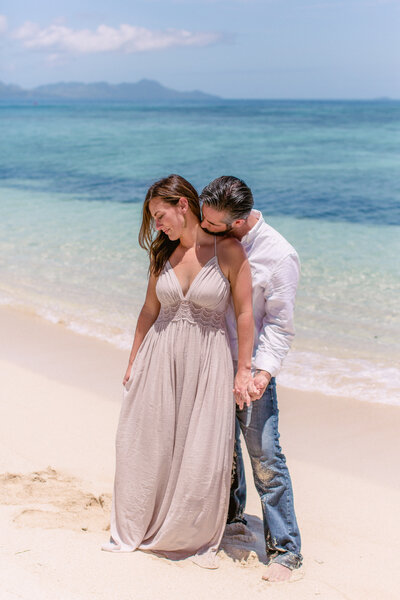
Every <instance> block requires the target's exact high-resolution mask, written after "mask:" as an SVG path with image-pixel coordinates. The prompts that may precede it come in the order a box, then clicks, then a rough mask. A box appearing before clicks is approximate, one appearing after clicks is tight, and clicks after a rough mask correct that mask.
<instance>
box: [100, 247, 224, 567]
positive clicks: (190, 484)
mask: <svg viewBox="0 0 400 600" xmlns="http://www.w3.org/2000/svg"><path fill="white" fill-rule="evenodd" d="M156 293H157V297H158V299H159V301H160V303H161V309H160V313H159V316H158V318H157V320H156V321H155V323H154V324H153V326H152V327H151V328H150V330H149V331H148V333H147V335H146V337H145V338H144V340H143V342H142V344H141V346H140V349H139V351H138V353H137V355H136V359H135V362H134V364H133V369H132V376H131V378H130V380H129V381H128V383H127V384H126V388H125V392H124V398H123V404H122V408H121V415H120V420H119V425H118V431H117V440H116V474H115V484H114V496H113V504H112V513H111V538H110V542H109V543H108V544H106V545H105V546H103V549H104V550H110V551H115V552H129V551H133V550H136V549H140V550H148V551H151V552H154V553H156V554H159V555H161V556H165V557H167V558H170V559H174V560H177V559H184V558H188V557H192V559H193V560H194V561H195V562H197V563H198V564H200V565H201V566H205V567H209V568H213V567H216V566H217V562H216V561H215V555H216V552H217V550H218V546H219V543H220V540H221V537H222V534H223V531H224V526H225V521H226V514H227V509H228V501H229V489H230V479H231V467H232V454H233V441H234V415H235V409H234V399H233V394H232V387H233V367H232V358H231V352H230V347H229V341H228V336H227V332H226V328H225V311H226V308H227V304H228V301H229V298H230V286H229V282H228V280H227V279H226V277H225V276H224V274H223V273H222V271H221V269H220V267H219V264H218V259H217V256H216V254H215V255H214V256H213V257H212V258H211V259H210V260H209V261H208V262H207V263H206V264H205V265H204V267H203V268H202V269H201V271H200V272H199V273H198V275H197V276H196V278H195V279H194V280H193V282H192V284H191V286H190V288H189V290H188V292H187V293H186V295H185V296H184V295H183V292H182V288H181V285H180V283H179V280H178V279H177V277H176V274H175V272H174V270H173V268H172V267H171V264H170V263H169V262H167V264H166V266H165V268H164V270H163V271H162V273H161V275H160V276H159V278H158V281H157V285H156Z"/></svg>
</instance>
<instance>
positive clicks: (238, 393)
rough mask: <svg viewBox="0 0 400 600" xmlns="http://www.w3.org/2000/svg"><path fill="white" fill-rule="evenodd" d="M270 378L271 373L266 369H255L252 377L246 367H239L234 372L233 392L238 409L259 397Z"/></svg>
mask: <svg viewBox="0 0 400 600" xmlns="http://www.w3.org/2000/svg"><path fill="white" fill-rule="evenodd" d="M270 380H271V374H270V373H268V371H261V370H259V369H257V371H256V372H255V374H254V378H253V377H252V376H251V372H250V371H249V370H248V369H239V370H238V372H237V373H236V377H235V387H234V389H233V392H234V394H235V400H236V404H237V405H238V406H239V408H240V410H243V408H244V405H246V406H250V403H251V402H253V401H254V400H258V399H259V398H261V396H262V395H263V393H264V392H265V390H266V388H267V386H268V384H269V382H270Z"/></svg>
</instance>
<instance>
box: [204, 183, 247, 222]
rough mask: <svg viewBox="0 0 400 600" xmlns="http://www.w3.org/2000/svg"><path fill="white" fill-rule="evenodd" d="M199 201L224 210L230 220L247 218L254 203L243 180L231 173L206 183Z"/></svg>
mask: <svg viewBox="0 0 400 600" xmlns="http://www.w3.org/2000/svg"><path fill="white" fill-rule="evenodd" d="M200 201H201V202H203V203H204V204H206V205H207V206H211V207H212V208H215V210H223V211H226V212H227V213H228V214H229V215H230V217H231V221H234V220H235V219H247V217H248V216H249V214H250V212H251V209H252V208H253V205H254V200H253V194H252V193H251V189H250V188H249V187H248V186H247V185H246V184H245V182H244V181H242V180H241V179H238V178H237V177H232V176H231V175H224V176H222V177H218V178H217V179H214V181H212V182H211V183H209V184H208V185H206V187H205V188H204V190H203V191H202V192H201V194H200Z"/></svg>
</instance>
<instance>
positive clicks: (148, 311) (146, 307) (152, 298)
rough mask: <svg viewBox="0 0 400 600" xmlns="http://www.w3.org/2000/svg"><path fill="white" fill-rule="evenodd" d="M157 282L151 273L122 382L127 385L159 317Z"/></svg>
mask: <svg viewBox="0 0 400 600" xmlns="http://www.w3.org/2000/svg"><path fill="white" fill-rule="evenodd" d="M156 283H157V278H156V277H155V276H154V275H150V279H149V283H148V286H147V293H146V299H145V301H144V304H143V307H142V310H141V311H140V314H139V318H138V320H137V324H136V330H135V337H134V338H133V344H132V350H131V353H130V355H129V363H128V368H127V369H126V373H125V376H124V379H123V382H122V383H123V385H125V384H126V382H127V381H128V379H129V378H130V376H131V372H132V365H133V362H134V360H135V358H136V354H137V351H138V350H139V348H140V345H141V343H142V342H143V340H144V338H145V336H146V333H147V332H148V331H149V329H150V327H151V326H152V325H153V323H154V321H155V320H156V319H157V317H158V313H159V312H160V303H159V301H158V298H157V294H156Z"/></svg>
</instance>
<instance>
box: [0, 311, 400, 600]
mask: <svg viewBox="0 0 400 600" xmlns="http://www.w3.org/2000/svg"><path fill="white" fill-rule="evenodd" d="M0 331H1V341H0V411H1V413H0V444H1V452H0V463H1V464H0V480H1V485H0V519H1V531H2V536H1V541H0V553H1V570H0V598H1V600H8V599H10V600H11V599H16V598H20V599H21V598H22V599H24V600H28V599H29V600H36V599H37V600H56V599H57V600H64V599H65V600H92V599H93V600H103V599H104V600H106V599H107V600H114V599H115V600H116V599H118V600H128V599H133V598H134V599H135V600H147V599H149V600H150V599H151V600H155V599H164V598H165V599H171V600H172V599H180V598H182V599H183V598H187V597H191V598H194V599H197V598H199V599H207V600H212V599H224V598H226V599H229V600H234V599H236V598H237V599H239V598H241V599H242V598H243V597H256V598H257V597H259V598H269V599H271V600H275V599H277V600H278V599H285V600H291V599H296V600H303V599H304V600H306V599H307V600H309V599H311V598H323V599H327V600H328V599H329V600H330V599H337V600H339V599H347V600H359V599H360V600H361V599H362V600H365V599H368V600H374V599H377V600H378V599H379V600H381V599H383V598H384V599H385V600H390V599H395V598H396V599H397V598H398V594H399V591H398V590H399V588H400V574H399V571H400V570H399V568H398V556H399V555H400V519H399V511H398V507H399V506H400V489H399V482H398V479H399V477H398V460H397V458H398V456H399V446H400V442H399V435H398V431H399V426H400V408H398V407H395V406H387V405H383V404H372V403H366V402H361V401H360V400H357V399H350V398H335V397H324V396H323V395H321V394H318V393H312V394H311V393H304V392H298V391H294V390H290V389H284V388H280V389H279V403H280V430H281V443H282V446H283V449H284V452H285V454H286V457H287V461H288V465H289V468H290V472H291V475H292V480H293V487H294V492H295V505H296V512H297V517H298V521H299V524H300V528H301V532H302V539H303V555H304V565H303V567H302V568H301V569H300V570H298V571H295V572H294V574H293V581H292V582H290V583H285V584H270V583H266V582H265V581H262V580H261V576H262V574H263V571H264V569H265V566H264V565H263V561H265V554H264V548H263V540H262V522H261V511H260V503H259V499H258V496H257V493H256V491H255V489H254V486H253V485H252V484H251V476H250V469H249V466H248V462H247V465H246V467H247V472H248V474H249V477H248V481H249V483H250V484H249V490H248V504H247V511H246V512H247V514H248V520H249V529H247V530H245V531H242V532H240V531H239V532H238V534H237V535H236V536H234V535H233V533H234V532H230V533H229V534H227V535H226V536H225V538H224V541H223V549H222V550H221V553H220V555H221V562H220V568H219V569H218V570H216V571H208V570H204V569H201V568H199V567H198V566H196V565H194V564H193V563H191V562H190V561H181V562H172V561H168V560H165V559H161V558H157V557H154V556H152V555H150V554H146V553H143V552H135V553H132V554H123V555H115V554H110V553H106V552H101V550H100V547H101V544H102V543H104V542H105V541H107V539H108V523H109V510H110V501H111V493H112V484H113V475H114V438H115V430H116V426H117V420H118V414H119V407H120V400H121V397H122V384H121V380H122V377H123V373H124V370H125V366H126V362H127V358H128V352H126V351H121V350H117V349H115V348H114V347H112V346H111V345H109V344H107V343H105V342H101V341H98V340H95V339H90V338H86V337H84V336H80V335H77V334H75V333H73V332H71V331H68V330H66V329H65V327H64V326H63V325H62V324H59V325H55V324H50V323H47V322H45V321H43V320H42V319H41V318H39V317H36V316H34V315H29V314H25V313H22V312H19V311H16V310H12V309H9V308H5V307H3V308H1V309H0Z"/></svg>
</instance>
